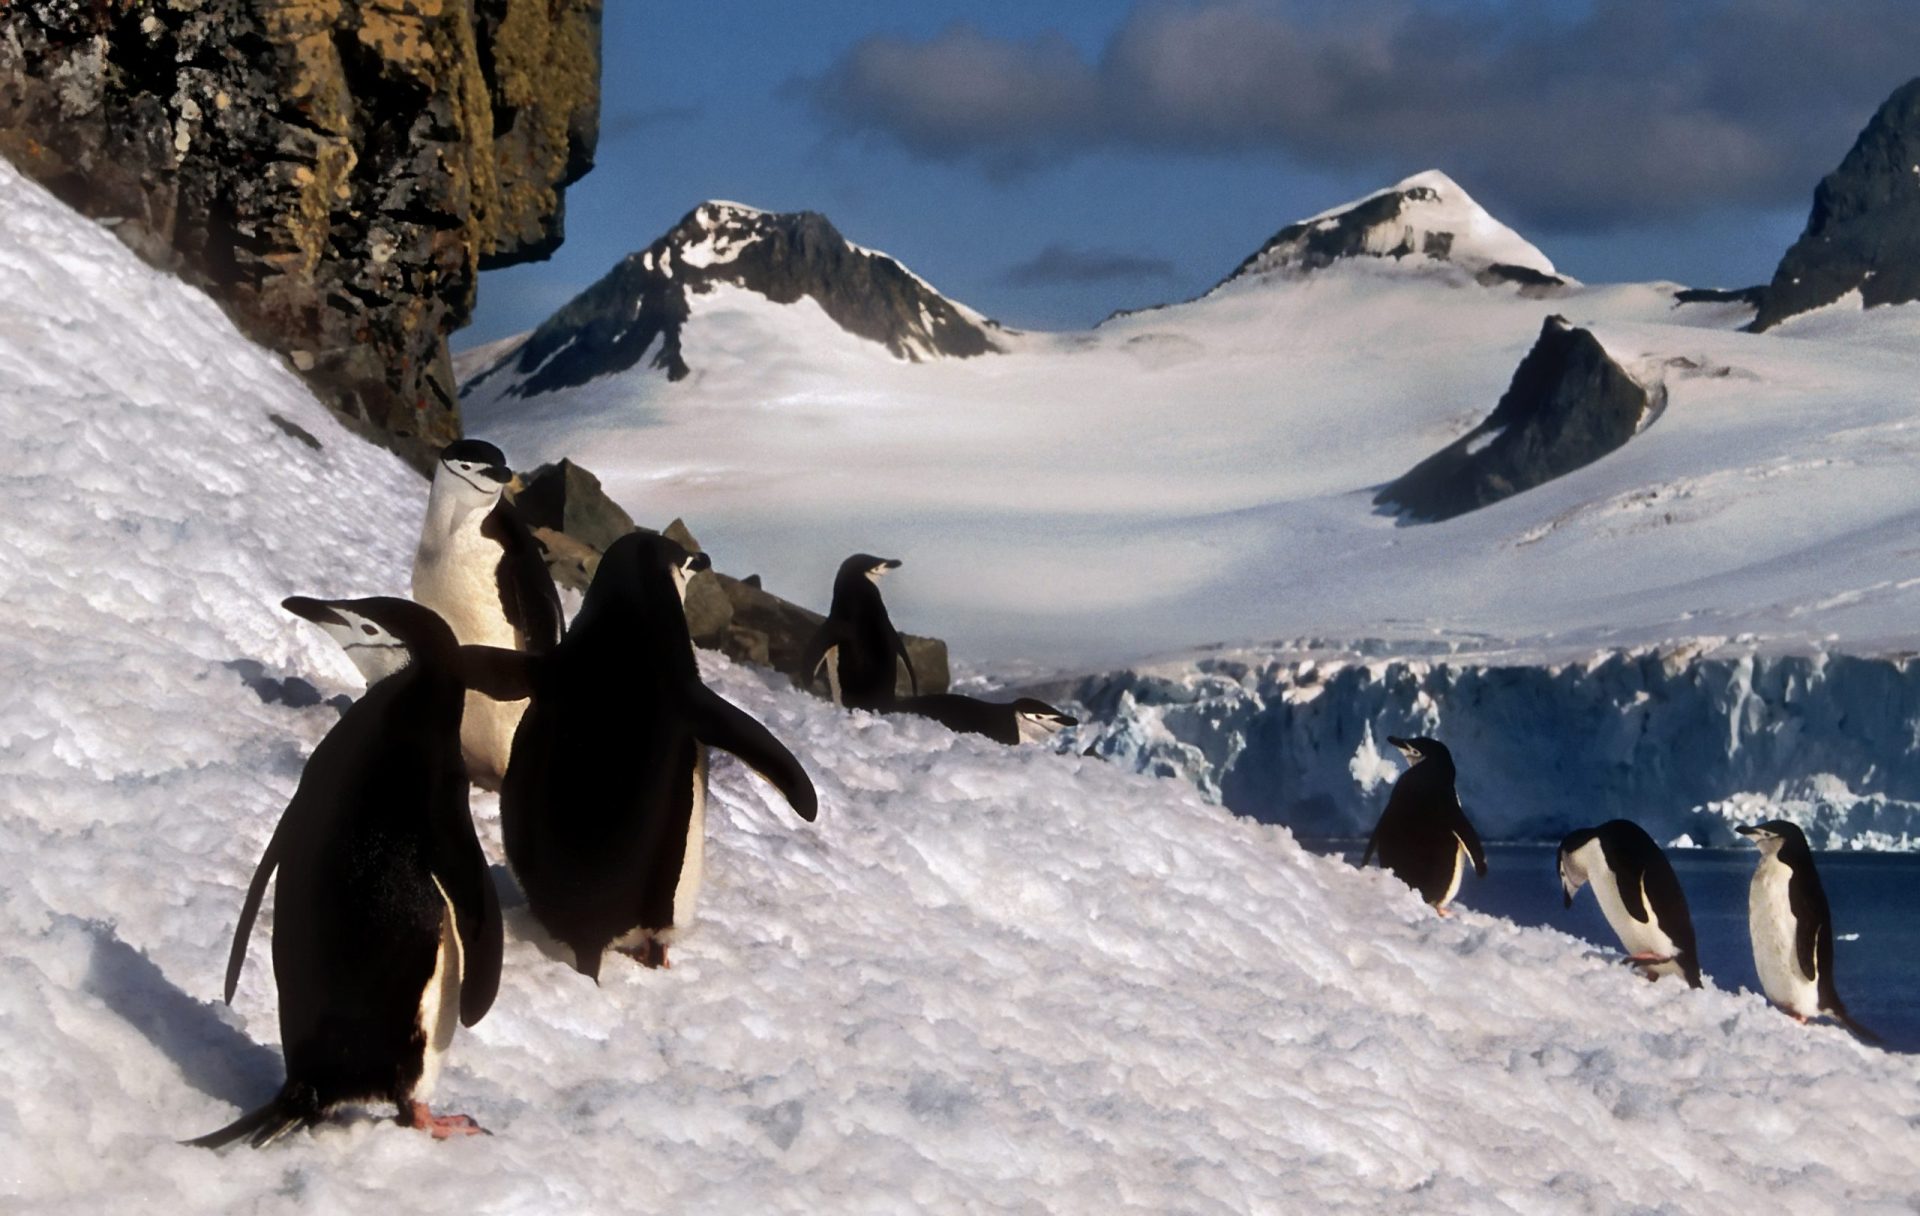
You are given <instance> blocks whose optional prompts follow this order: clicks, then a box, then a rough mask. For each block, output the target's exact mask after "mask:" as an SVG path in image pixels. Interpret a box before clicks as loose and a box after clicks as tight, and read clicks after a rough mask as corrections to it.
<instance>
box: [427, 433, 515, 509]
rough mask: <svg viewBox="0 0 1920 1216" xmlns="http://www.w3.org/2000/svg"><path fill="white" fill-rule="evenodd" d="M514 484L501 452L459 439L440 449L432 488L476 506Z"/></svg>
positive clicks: (480, 443) (490, 500)
mask: <svg viewBox="0 0 1920 1216" xmlns="http://www.w3.org/2000/svg"><path fill="white" fill-rule="evenodd" d="M512 480H513V470H512V469H509V468H508V467H507V458H506V457H505V456H504V455H502V454H501V452H500V449H499V448H496V447H494V446H493V445H492V444H490V443H487V442H484V441H483V440H479V439H461V440H458V441H456V442H454V443H450V444H448V445H447V446H446V447H444V448H441V449H440V463H439V464H438V465H436V466H435V467H434V470H433V488H434V489H435V490H436V491H442V492H445V493H449V494H452V495H454V496H455V497H457V498H459V499H462V500H471V501H472V502H474V503H476V504H478V503H483V502H492V501H493V500H494V499H496V498H499V497H500V492H501V491H502V490H504V489H506V488H507V483H508V482H510V481H512Z"/></svg>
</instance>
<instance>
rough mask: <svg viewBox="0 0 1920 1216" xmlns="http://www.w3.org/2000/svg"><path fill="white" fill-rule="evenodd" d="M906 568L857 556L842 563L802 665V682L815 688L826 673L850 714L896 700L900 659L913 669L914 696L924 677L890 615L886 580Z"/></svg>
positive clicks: (837, 702) (894, 562) (865, 555)
mask: <svg viewBox="0 0 1920 1216" xmlns="http://www.w3.org/2000/svg"><path fill="white" fill-rule="evenodd" d="M899 567H900V561H899V559H898V558H887V557H875V556H873V555H872V554H870V553H856V554H854V555H853V556H852V557H849V558H848V559H847V560H846V561H844V562H841V563H840V570H839V573H837V574H835V575H834V577H833V603H832V604H831V605H829V606H828V608H827V619H826V620H824V621H822V622H821V623H820V628H819V629H818V630H816V631H815V632H814V635H813V638H812V640H811V641H809V642H808V643H807V649H806V652H805V653H804V655H803V656H802V657H801V660H800V679H801V682H802V684H803V685H805V686H807V687H812V685H813V683H814V681H815V680H816V679H817V678H818V676H819V673H820V671H821V669H822V668H825V670H826V676H827V686H828V688H829V689H830V690H831V691H832V693H833V703H834V704H835V705H840V706H844V707H845V708H847V709H881V708H884V707H886V706H888V705H890V704H892V702H893V700H894V688H895V687H896V684H897V679H898V677H897V676H896V674H895V672H896V670H897V669H896V668H895V666H894V660H895V658H898V659H899V661H900V662H902V663H905V664H906V666H907V680H908V682H909V684H910V686H911V687H912V689H913V694H914V695H915V696H918V695H919V694H920V677H919V676H918V675H917V674H915V672H914V670H913V660H912V659H911V658H909V657H908V656H907V644H906V642H904V641H902V640H901V637H900V631H899V630H897V629H895V628H894V627H893V620H892V618H891V617H889V616H888V615H887V605H886V603H885V601H883V600H882V599H881V598H880V579H881V577H882V576H883V575H885V574H886V573H887V572H888V571H890V570H897V569H899Z"/></svg>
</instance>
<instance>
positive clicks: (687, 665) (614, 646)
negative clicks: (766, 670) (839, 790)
mask: <svg viewBox="0 0 1920 1216" xmlns="http://www.w3.org/2000/svg"><path fill="white" fill-rule="evenodd" d="M706 568H707V558H706V555H705V554H703V553H688V552H687V551H686V550H685V549H683V548H681V547H680V546H679V545H677V544H675V543H674V542H673V541H671V540H668V539H667V538H666V537H664V536H655V535H648V534H644V533H638V532H635V533H629V534H628V535H626V536H623V537H621V538H620V539H619V540H617V541H615V542H614V543H613V544H612V545H611V546H609V547H608V549H607V552H606V555H605V556H604V557H603V558H601V561H600V567H599V569H598V570H597V571H596V572H595V574H594V578H593V583H592V585H591V586H590V587H588V588H587V596H586V601H585V603H583V604H582V605H581V607H580V612H579V615H578V616H577V617H576V618H575V620H574V624H573V628H572V629H570V630H569V631H568V632H567V637H566V640H565V641H563V642H562V643H561V644H560V647H559V648H558V649H557V650H555V651H554V652H553V653H551V654H548V655H521V654H514V653H510V652H507V651H502V650H493V649H488V648H484V647H471V646H470V647H466V648H465V649H464V651H463V655H464V656H465V657H466V659H467V661H468V670H469V678H470V680H471V681H472V686H473V687H476V688H479V689H482V690H484V691H487V692H489V693H490V694H492V695H497V696H503V697H526V696H531V698H532V700H531V703H530V705H529V706H528V708H527V712H526V717H525V718H524V719H523V720H522V722H521V724H520V731H519V734H518V735H517V736H516V737H515V739H514V745H513V762H512V764H510V765H509V766H508V768H507V779H506V782H505V784H504V785H503V786H502V787H501V790H500V821H501V831H502V835H503V837H504V840H505V844H506V850H507V861H508V863H509V864H510V865H511V866H512V867H513V872H514V874H515V875H516V876H517V877H518V878H519V880H520V885H521V887H522V888H523V889H524V890H525V891H526V895H527V905H528V908H529V910H530V911H531V912H532V913H533V915H534V918H535V919H537V920H538V921H539V922H540V923H541V925H543V926H544V927H545V928H546V930H547V931H548V932H549V933H551V934H552V935H553V936H554V938H555V939H556V940H558V941H560V942H562V943H564V944H566V945H567V946H569V947H571V948H572V950H573V956H574V967H575V968H576V969H577V970H578V971H580V972H581V973H582V974H584V975H587V976H589V977H592V978H594V979H598V978H599V975H600V962H601V956H602V954H603V953H604V952H605V951H606V950H607V949H608V948H609V947H612V948H614V949H617V950H620V951H622V952H624V953H626V954H629V955H631V956H632V957H633V958H634V959H635V960H636V961H638V962H640V963H642V964H644V965H646V966H649V967H659V966H665V965H667V947H668V945H669V944H671V942H672V941H673V939H674V936H675V934H676V933H677V932H678V931H679V930H681V929H683V928H684V927H685V926H686V925H687V923H688V921H689V920H690V919H691V917H692V913H693V904H694V900H695V897H696V896H697V895H698V893H699V889H700V882H701V873H702V868H703V858H704V854H705V843H706V826H705V817H706V799H707V749H708V748H709V747H718V748H721V749H723V750H725V751H729V752H732V753H733V754H734V755H736V756H738V757H739V758H740V759H742V760H744V761H745V762H746V763H747V764H748V765H749V766H751V767H752V768H753V769H755V770H756V771H758V772H759V773H760V774H761V775H762V776H764V777H766V778H767V779H768V780H769V781H771V782H772V783H773V784H774V785H775V787H777V788H778V789H779V790H780V792H781V794H782V795H784V796H785V798H786V800H787V802H788V803H789V804H790V805H791V806H792V807H793V809H794V811H795V813H797V814H798V815H799V816H800V817H801V818H802V819H806V820H809V821H811V820H812V819H813V817H814V813H815V809H816V805H817V803H816V798H815V794H814V789H813V783H812V781H810V780H809V779H808V778H807V774H806V771H805V770H804V769H802V768H801V767H800V762H799V761H798V760H796V759H794V756H793V753H792V752H790V751H788V750H787V749H786V748H785V747H784V746H782V745H781V743H780V741H779V740H778V739H775V738H774V737H773V735H772V734H771V733H769V732H768V730H767V728H766V727H764V726H762V725H760V723H758V722H756V721H755V720H754V719H752V718H751V717H748V716H747V715H746V714H745V713H744V712H742V711H741V710H740V709H738V708H737V707H735V706H734V705H733V704H731V703H730V702H728V701H726V700H723V699H722V698H721V697H720V696H719V695H718V694H716V693H715V692H713V691H712V690H711V689H709V688H708V687H707V686H706V685H705V684H703V683H702V682H701V680H700V671H699V668H698V666H697V665H696V664H695V662H694V655H693V640H692V638H691V636H690V635H689V634H688V632H687V618H686V612H685V609H684V607H683V604H682V601H683V597H684V596H685V595H686V584H687V579H688V578H689V577H691V576H692V575H693V574H694V573H695V572H696V571H699V570H704V569H706Z"/></svg>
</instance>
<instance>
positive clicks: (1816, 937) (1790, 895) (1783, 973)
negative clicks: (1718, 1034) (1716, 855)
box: [1734, 819, 1880, 1043]
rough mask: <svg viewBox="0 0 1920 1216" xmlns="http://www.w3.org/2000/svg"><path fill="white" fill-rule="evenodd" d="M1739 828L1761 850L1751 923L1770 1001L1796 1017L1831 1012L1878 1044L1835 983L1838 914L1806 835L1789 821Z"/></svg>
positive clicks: (1750, 898) (1750, 899)
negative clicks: (1835, 916) (1835, 917)
mask: <svg viewBox="0 0 1920 1216" xmlns="http://www.w3.org/2000/svg"><path fill="white" fill-rule="evenodd" d="M1734 830H1735V831H1737V832H1739V833H1740V834H1741V835H1742V836H1745V837H1746V838H1747V839H1749V840H1751V841H1753V843H1754V844H1756V845H1758V846H1759V847H1760V864H1759V865H1757V866H1755V867H1754V871H1753V882H1752V883H1751V884H1750V885H1749V886H1748V887H1747V928H1748V931H1749V932H1750V933H1751V934H1752V936H1753V966H1754V969H1755V970H1756V971H1758V972H1759V973H1760V988H1761V990H1762V991H1763V992H1765V993H1766V995H1767V999H1768V1000H1769V1001H1772V1002H1773V1003H1774V1004H1775V1005H1776V1006H1778V1007H1779V1008H1780V1009H1782V1010H1784V1011H1785V1012H1787V1013H1789V1014H1791V1015H1793V1017H1794V1019H1795V1020H1796V1021H1800V1022H1804V1021H1806V1020H1807V1019H1808V1018H1814V1017H1818V1016H1820V1015H1821V1014H1825V1015H1827V1016H1828V1017H1830V1018H1832V1019H1833V1020H1834V1021H1836V1022H1838V1023H1840V1024H1841V1025H1842V1026H1844V1027H1846V1028H1847V1029H1848V1030H1849V1031H1851V1032H1852V1033H1853V1035H1854V1037H1855V1038H1858V1039H1860V1040H1862V1041H1863V1042H1867V1043H1878V1042H1879V1041H1880V1037H1879V1036H1878V1035H1876V1034H1874V1033H1873V1032H1872V1031H1870V1030H1868V1029H1867V1028H1866V1027H1864V1026H1862V1025H1860V1024H1859V1023H1858V1022H1856V1021H1854V1020H1853V1018H1852V1016H1851V1015H1849V1014H1848V1013H1847V1007H1846V1006H1845V1005H1843V1004H1841V1003H1840V993H1839V991H1838V990H1837V989H1836V988H1835V987H1834V985H1833V916H1832V914H1831V913H1830V912H1829V911H1828V910H1827V892H1826V889H1825V888H1824V887H1822V886H1821V885H1820V874H1819V872H1818V871H1816V870H1815V869H1814V868H1813V850H1812V849H1811V848H1809V847H1807V837H1806V834H1805V833H1804V832H1802V831H1801V830H1800V829H1799V827H1798V826H1797V825H1795V824H1792V823H1789V822H1787V821H1786V820H1784V819H1773V820H1769V821H1768V822H1766V823H1758V824H1754V825H1753V826H1751V827H1742V828H1736V829H1734Z"/></svg>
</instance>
